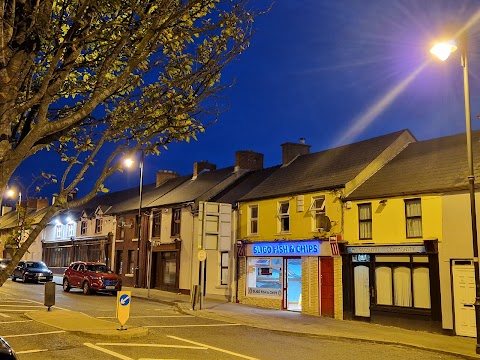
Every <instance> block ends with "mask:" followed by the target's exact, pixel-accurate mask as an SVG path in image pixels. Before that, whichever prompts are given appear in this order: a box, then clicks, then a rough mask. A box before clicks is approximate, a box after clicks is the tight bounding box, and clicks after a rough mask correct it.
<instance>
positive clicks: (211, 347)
mask: <svg viewBox="0 0 480 360" xmlns="http://www.w3.org/2000/svg"><path fill="white" fill-rule="evenodd" d="M167 337H169V338H171V339H176V340H179V341H185V342H187V343H190V344H194V345H198V346H205V347H207V348H209V349H212V350H216V351H220V352H223V353H225V354H230V355H233V356H238V357H241V358H244V359H249V360H259V359H257V358H254V357H251V356H247V355H242V354H239V353H236V352H233V351H229V350H225V349H221V348H218V347H215V346H210V345H206V344H202V343H199V342H196V341H191V340H187V339H183V338H180V337H178V336H172V335H167Z"/></svg>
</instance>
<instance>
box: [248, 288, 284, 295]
mask: <svg viewBox="0 0 480 360" xmlns="http://www.w3.org/2000/svg"><path fill="white" fill-rule="evenodd" d="M248 295H257V296H273V297H280V296H282V290H281V289H268V288H255V287H249V288H248Z"/></svg>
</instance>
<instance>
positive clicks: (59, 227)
mask: <svg viewBox="0 0 480 360" xmlns="http://www.w3.org/2000/svg"><path fill="white" fill-rule="evenodd" d="M62 227H63V226H62V225H61V224H60V225H57V226H56V227H55V237H56V238H57V239H59V238H61V237H62Z"/></svg>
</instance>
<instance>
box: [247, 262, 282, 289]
mask: <svg viewBox="0 0 480 360" xmlns="http://www.w3.org/2000/svg"><path fill="white" fill-rule="evenodd" d="M282 261H283V259H282V258H254V257H252V258H248V264H247V266H248V271H247V295H248V296H261V297H265V296H267V297H275V298H281V297H282Z"/></svg>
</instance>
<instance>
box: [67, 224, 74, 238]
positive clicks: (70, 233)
mask: <svg viewBox="0 0 480 360" xmlns="http://www.w3.org/2000/svg"><path fill="white" fill-rule="evenodd" d="M67 236H75V227H74V226H73V223H68V224H67Z"/></svg>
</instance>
